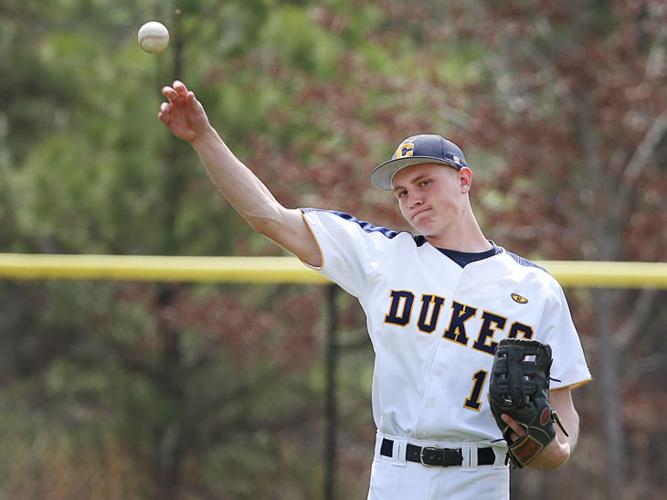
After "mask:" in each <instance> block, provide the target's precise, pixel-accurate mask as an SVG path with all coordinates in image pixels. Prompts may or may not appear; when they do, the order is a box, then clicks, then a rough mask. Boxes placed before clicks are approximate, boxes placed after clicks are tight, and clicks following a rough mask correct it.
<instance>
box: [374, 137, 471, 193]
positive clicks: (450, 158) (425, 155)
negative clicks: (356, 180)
mask: <svg viewBox="0 0 667 500" xmlns="http://www.w3.org/2000/svg"><path fill="white" fill-rule="evenodd" d="M422 163H440V164H442V165H448V166H450V167H454V168H455V169H457V170H459V169H460V168H461V167H467V166H468V164H467V163H466V159H465V157H464V156H463V151H461V148H460V147H458V146H457V145H456V144H454V143H453V142H451V141H448V140H447V139H445V138H444V137H442V136H439V135H436V134H419V135H413V136H411V137H408V138H407V139H405V140H404V141H403V142H401V143H400V144H399V145H398V147H397V148H396V152H394V155H393V156H392V157H391V160H389V161H386V162H384V163H382V164H380V165H378V166H377V167H375V168H374V169H373V171H372V172H371V184H373V186H375V187H376V188H378V189H381V190H383V191H391V190H392V186H391V181H392V179H393V178H394V175H396V172H398V171H399V170H401V169H404V168H405V167H409V166H410V165H419V164H422Z"/></svg>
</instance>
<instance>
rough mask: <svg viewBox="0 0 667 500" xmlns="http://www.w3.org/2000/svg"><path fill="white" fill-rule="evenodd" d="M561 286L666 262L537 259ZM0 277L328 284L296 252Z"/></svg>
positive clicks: (49, 267) (611, 281)
mask: <svg viewBox="0 0 667 500" xmlns="http://www.w3.org/2000/svg"><path fill="white" fill-rule="evenodd" d="M536 264H538V265H540V266H542V267H544V268H546V269H547V270H548V271H549V272H550V273H551V274H553V275H554V277H555V278H556V279H557V280H558V281H559V282H560V283H561V285H563V286H580V287H598V288H667V263H664V262H593V261H536ZM0 278H5V279H17V280H48V279H58V280H65V279H76V280H86V279H95V280H118V281H171V282H176V281H186V282H187V281H190V282H225V283H320V284H323V283H329V281H328V280H327V279H326V278H324V277H322V276H321V275H319V274H318V273H316V272H315V271H313V270H311V269H309V268H308V267H306V266H305V265H304V264H303V263H301V262H300V261H299V260H298V259H296V258H295V257H167V256H139V255H45V254H10V253H5V254H0Z"/></svg>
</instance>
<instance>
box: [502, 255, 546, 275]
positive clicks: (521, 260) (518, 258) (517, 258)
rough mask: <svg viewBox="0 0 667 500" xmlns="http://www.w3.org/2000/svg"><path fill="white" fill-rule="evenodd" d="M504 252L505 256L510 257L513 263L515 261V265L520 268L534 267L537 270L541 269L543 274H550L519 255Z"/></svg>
mask: <svg viewBox="0 0 667 500" xmlns="http://www.w3.org/2000/svg"><path fill="white" fill-rule="evenodd" d="M505 252H507V255H509V256H510V257H512V258H513V259H514V261H515V262H516V263H517V264H519V265H520V266H525V267H536V268H537V269H541V270H542V271H544V272H545V273H547V274H550V273H549V271H547V270H546V269H544V268H543V267H542V266H538V265H537V264H535V263H534V262H532V261H530V260H528V259H526V258H524V257H521V256H520V255H517V254H515V253H512V252H508V251H507V250H505Z"/></svg>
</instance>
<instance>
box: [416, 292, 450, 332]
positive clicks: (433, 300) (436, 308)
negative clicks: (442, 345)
mask: <svg viewBox="0 0 667 500" xmlns="http://www.w3.org/2000/svg"><path fill="white" fill-rule="evenodd" d="M426 297H430V300H429V301H428V304H425V303H424V302H425V299H426ZM438 299H439V300H438ZM444 303H445V297H440V296H439V295H435V294H430V293H423V294H422V297H421V309H420V310H419V318H417V329H418V330H419V331H420V332H423V333H426V334H428V335H430V334H431V333H433V332H434V331H435V329H436V327H437V326H438V319H440V311H441V310H442V306H443V305H444ZM431 304H433V308H432V309H431V307H430V306H431ZM429 309H431V315H430V316H431V317H430V319H427V318H424V326H426V327H428V328H430V329H429V330H425V329H424V328H422V325H421V323H422V317H423V316H428V313H429Z"/></svg>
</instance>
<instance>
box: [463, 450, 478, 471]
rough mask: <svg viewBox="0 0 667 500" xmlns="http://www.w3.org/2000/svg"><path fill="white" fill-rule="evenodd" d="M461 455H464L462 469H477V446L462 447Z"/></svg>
mask: <svg viewBox="0 0 667 500" xmlns="http://www.w3.org/2000/svg"><path fill="white" fill-rule="evenodd" d="M461 453H462V454H463V463H462V464H461V469H463V470H472V469H476V468H477V446H475V445H472V444H464V445H462V446H461Z"/></svg>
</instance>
